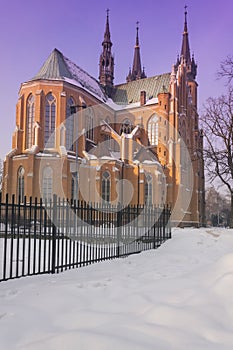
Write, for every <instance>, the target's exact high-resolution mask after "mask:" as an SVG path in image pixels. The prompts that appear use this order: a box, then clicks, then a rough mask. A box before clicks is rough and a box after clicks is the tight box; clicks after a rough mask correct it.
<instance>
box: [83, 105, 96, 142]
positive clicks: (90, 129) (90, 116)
mask: <svg viewBox="0 0 233 350" xmlns="http://www.w3.org/2000/svg"><path fill="white" fill-rule="evenodd" d="M85 130H86V138H87V139H89V140H92V141H93V140H94V113H93V109H92V108H91V107H88V108H87V109H86V111H85Z"/></svg>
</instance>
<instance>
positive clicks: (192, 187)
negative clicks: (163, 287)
mask: <svg viewBox="0 0 233 350" xmlns="http://www.w3.org/2000/svg"><path fill="white" fill-rule="evenodd" d="M111 49H112V42H111V37H110V29H109V15H108V14H107V20H106V28H105V33H104V40H103V42H102V53H101V55H100V60H99V80H96V79H95V78H93V77H91V76H90V75H89V74H88V73H87V72H85V71H84V70H83V69H82V68H80V67H79V66H77V65H76V64H75V63H73V62H72V61H71V60H70V59H68V58H67V57H65V56H64V55H63V54H62V53H61V52H60V51H58V50H57V49H54V50H53V52H52V53H51V54H50V56H49V57H48V59H47V60H46V61H45V63H44V64H43V66H42V68H41V69H40V71H39V72H38V73H37V75H35V77H33V78H32V79H31V80H29V81H27V82H25V83H23V84H22V85H21V87H20V91H19V98H18V102H17V108H16V129H15V131H14V133H13V139H12V150H11V151H10V152H9V153H8V154H7V155H6V159H5V162H4V176H3V196H6V194H7V193H8V194H9V195H12V194H15V195H16V196H17V197H19V198H20V199H21V200H23V198H24V196H26V197H27V198H29V197H30V196H31V197H33V198H35V197H37V198H40V197H43V198H44V199H48V200H49V199H50V198H52V195H53V194H57V195H58V196H60V197H62V198H67V199H83V200H85V201H87V202H92V203H96V202H97V203H99V202H103V203H105V204H106V203H112V204H117V203H119V202H120V203H123V204H125V205H127V204H129V203H131V204H143V203H147V204H155V205H158V206H160V205H161V206H162V205H164V204H169V205H171V207H172V209H173V214H172V215H173V216H172V219H173V221H174V222H176V223H179V222H180V223H181V224H183V225H196V226H198V225H201V224H203V223H204V167H203V159H202V148H203V144H202V142H203V137H202V132H201V130H200V129H199V125H198V112H197V89H198V84H197V82H196V75H197V65H196V63H195V59H194V57H191V56H190V48H189V37H188V28H187V12H185V23H184V32H183V38H182V48H181V54H180V56H179V57H178V58H177V61H176V63H175V64H174V65H173V66H172V69H171V72H170V73H165V74H161V75H157V76H152V77H146V73H145V70H144V69H143V68H142V66H141V58H140V45H139V33H138V26H137V32H136V44H135V49H134V59H133V65H132V68H131V69H130V71H129V73H128V75H127V78H126V83H123V84H119V85H114V57H113V55H112V52H111Z"/></svg>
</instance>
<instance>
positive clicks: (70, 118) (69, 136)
mask: <svg viewBox="0 0 233 350" xmlns="http://www.w3.org/2000/svg"><path fill="white" fill-rule="evenodd" d="M74 105H75V102H74V99H73V98H72V97H70V98H69V99H68V101H67V105H66V149H67V150H70V151H73V150H74V145H73V142H74V115H73V113H71V110H70V107H71V106H74Z"/></svg>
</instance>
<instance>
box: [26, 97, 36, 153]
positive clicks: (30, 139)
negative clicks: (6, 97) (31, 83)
mask: <svg viewBox="0 0 233 350" xmlns="http://www.w3.org/2000/svg"><path fill="white" fill-rule="evenodd" d="M34 122H35V97H34V96H33V95H32V94H31V95H30V96H29V97H28V100H27V117H26V148H30V147H32V145H33V144H34V130H33V125H34Z"/></svg>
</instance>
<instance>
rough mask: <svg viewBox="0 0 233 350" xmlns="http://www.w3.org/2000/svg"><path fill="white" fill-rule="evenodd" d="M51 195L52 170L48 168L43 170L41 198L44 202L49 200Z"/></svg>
mask: <svg viewBox="0 0 233 350" xmlns="http://www.w3.org/2000/svg"><path fill="white" fill-rule="evenodd" d="M52 195H53V170H52V168H51V167H50V166H46V167H45V168H44V169H43V180H42V197H43V199H44V200H47V201H49V200H51V199H52Z"/></svg>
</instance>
